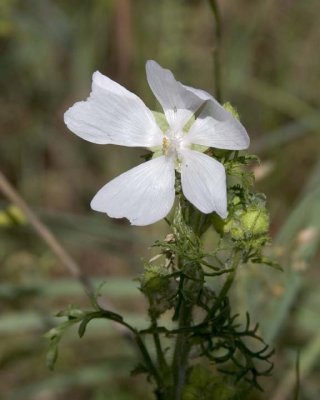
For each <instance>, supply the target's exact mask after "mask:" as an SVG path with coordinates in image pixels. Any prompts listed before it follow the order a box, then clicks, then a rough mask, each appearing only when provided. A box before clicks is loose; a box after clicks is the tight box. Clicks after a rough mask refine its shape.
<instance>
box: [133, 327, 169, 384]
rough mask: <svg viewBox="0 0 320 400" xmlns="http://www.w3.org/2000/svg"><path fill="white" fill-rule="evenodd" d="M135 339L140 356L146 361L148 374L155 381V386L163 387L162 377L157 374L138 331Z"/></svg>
mask: <svg viewBox="0 0 320 400" xmlns="http://www.w3.org/2000/svg"><path fill="white" fill-rule="evenodd" d="M135 340H136V342H137V345H138V347H139V349H140V352H141V354H142V357H143V359H144V362H145V363H146V367H147V368H148V371H149V372H150V374H151V375H152V376H153V377H154V379H155V381H156V383H157V387H158V388H162V387H163V383H162V379H161V376H160V374H159V371H158V369H157V368H156V366H155V365H154V363H153V361H152V359H151V357H150V354H149V352H148V350H147V347H146V345H145V344H144V342H143V340H142V339H141V336H140V335H139V333H137V332H136V334H135Z"/></svg>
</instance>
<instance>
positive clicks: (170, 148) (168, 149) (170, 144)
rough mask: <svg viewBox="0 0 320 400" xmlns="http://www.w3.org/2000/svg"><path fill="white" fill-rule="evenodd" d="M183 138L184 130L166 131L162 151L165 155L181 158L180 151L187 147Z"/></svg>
mask: <svg viewBox="0 0 320 400" xmlns="http://www.w3.org/2000/svg"><path fill="white" fill-rule="evenodd" d="M183 138H184V133H183V132H180V131H178V132H172V131H170V130H169V131H168V132H166V134H165V136H164V138H163V140H162V153H163V154H164V155H165V156H169V157H175V158H176V159H179V158H180V157H179V156H180V152H181V150H182V149H183V148H184V147H185V145H184V140H183Z"/></svg>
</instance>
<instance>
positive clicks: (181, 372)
mask: <svg viewBox="0 0 320 400" xmlns="http://www.w3.org/2000/svg"><path fill="white" fill-rule="evenodd" d="M191 310H192V308H191V307H190V306H189V305H188V304H186V302H185V301H184V300H183V301H182V304H181V308H180V316H179V327H187V326H189V325H190V322H191ZM187 339H188V333H185V332H183V333H180V334H178V336H177V340H176V346H175V351H174V356H173V363H172V373H173V376H174V387H173V396H172V400H181V396H182V390H183V387H184V385H185V381H186V371H187V367H188V356H189V351H190V347H189V343H188V340H187Z"/></svg>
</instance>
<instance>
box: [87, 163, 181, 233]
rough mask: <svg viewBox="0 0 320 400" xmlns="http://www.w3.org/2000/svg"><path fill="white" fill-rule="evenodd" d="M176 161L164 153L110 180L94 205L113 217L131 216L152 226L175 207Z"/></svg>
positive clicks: (94, 201) (94, 208)
mask: <svg viewBox="0 0 320 400" xmlns="http://www.w3.org/2000/svg"><path fill="white" fill-rule="evenodd" d="M174 180H175V176H174V164H173V161H172V159H169V158H168V157H165V156H162V157H158V158H155V159H153V160H151V161H147V162H145V163H143V164H141V165H138V166H137V167H135V168H132V169H131V170H129V171H128V172H125V173H124V174H122V175H120V176H118V177H117V178H115V179H113V180H112V181H111V182H109V183H107V184H106V185H105V186H104V187H103V188H102V189H100V190H99V192H98V193H97V194H96V195H95V197H94V198H93V200H92V202H91V208H92V209H93V210H96V211H101V212H105V213H107V214H108V215H109V217H113V218H123V217H125V218H128V219H129V220H130V222H131V224H132V225H149V224H152V223H154V222H156V221H159V220H160V219H162V218H164V217H165V216H166V215H167V214H168V213H169V211H170V210H171V208H172V205H173V202H174V197H175V189H174Z"/></svg>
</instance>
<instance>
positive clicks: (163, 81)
mask: <svg viewBox="0 0 320 400" xmlns="http://www.w3.org/2000/svg"><path fill="white" fill-rule="evenodd" d="M146 72H147V79H148V83H149V86H150V88H151V90H152V91H153V93H154V95H155V96H156V98H157V99H158V101H159V103H160V104H161V106H162V108H163V111H164V113H165V115H166V118H167V120H168V122H169V124H170V126H171V128H172V129H173V130H182V128H183V126H184V125H185V124H186V123H187V122H188V120H189V119H190V118H191V117H192V115H193V114H194V113H195V112H196V111H197V110H198V109H199V107H200V106H201V104H202V103H203V101H204V100H203V99H202V98H200V97H199V96H198V95H197V94H195V93H193V92H192V91H190V90H188V89H187V87H186V86H184V85H182V84H181V83H180V82H178V81H176V79H175V77H174V76H173V74H172V72H171V71H169V70H168V69H164V68H162V67H161V66H160V65H159V64H158V63H156V62H155V61H153V60H149V61H147V64H146Z"/></svg>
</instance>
